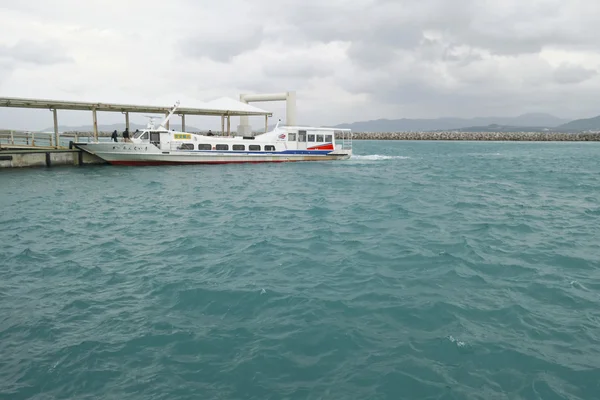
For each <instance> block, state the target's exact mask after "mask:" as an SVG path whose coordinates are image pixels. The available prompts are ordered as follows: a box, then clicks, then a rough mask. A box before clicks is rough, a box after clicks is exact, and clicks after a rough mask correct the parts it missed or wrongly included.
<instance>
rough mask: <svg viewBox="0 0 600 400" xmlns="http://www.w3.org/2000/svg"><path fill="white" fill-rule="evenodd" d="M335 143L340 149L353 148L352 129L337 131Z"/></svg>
mask: <svg viewBox="0 0 600 400" xmlns="http://www.w3.org/2000/svg"><path fill="white" fill-rule="evenodd" d="M335 143H336V147H337V148H339V149H340V150H352V131H342V130H340V131H335Z"/></svg>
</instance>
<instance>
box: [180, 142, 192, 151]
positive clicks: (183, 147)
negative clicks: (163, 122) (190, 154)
mask: <svg viewBox="0 0 600 400" xmlns="http://www.w3.org/2000/svg"><path fill="white" fill-rule="evenodd" d="M179 150H194V143H182V144H181V146H179Z"/></svg>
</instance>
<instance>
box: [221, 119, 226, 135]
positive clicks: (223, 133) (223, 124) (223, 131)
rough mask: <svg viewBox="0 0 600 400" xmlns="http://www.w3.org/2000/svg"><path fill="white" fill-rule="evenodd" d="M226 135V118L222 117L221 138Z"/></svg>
mask: <svg viewBox="0 0 600 400" xmlns="http://www.w3.org/2000/svg"><path fill="white" fill-rule="evenodd" d="M224 135H225V116H224V115H221V136H224Z"/></svg>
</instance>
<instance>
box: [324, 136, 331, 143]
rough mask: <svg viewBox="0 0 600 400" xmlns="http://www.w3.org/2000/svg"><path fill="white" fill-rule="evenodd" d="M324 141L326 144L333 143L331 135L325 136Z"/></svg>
mask: <svg viewBox="0 0 600 400" xmlns="http://www.w3.org/2000/svg"><path fill="white" fill-rule="evenodd" d="M325 141H326V142H328V143H329V142H333V135H325Z"/></svg>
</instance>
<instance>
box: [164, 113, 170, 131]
mask: <svg viewBox="0 0 600 400" xmlns="http://www.w3.org/2000/svg"><path fill="white" fill-rule="evenodd" d="M168 116H169V113H166V114H165V118H166V117H168ZM169 122H171V121H167V125H166V126H165V128H167V130H169V126H170V124H169Z"/></svg>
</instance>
